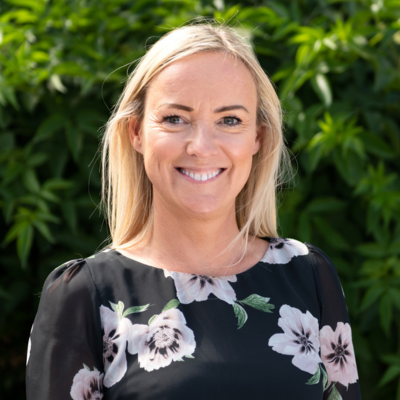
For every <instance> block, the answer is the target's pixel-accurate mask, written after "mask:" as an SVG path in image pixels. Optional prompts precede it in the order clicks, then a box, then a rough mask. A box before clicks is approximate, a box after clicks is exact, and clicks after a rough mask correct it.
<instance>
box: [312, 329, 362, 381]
mask: <svg viewBox="0 0 400 400" xmlns="http://www.w3.org/2000/svg"><path fill="white" fill-rule="evenodd" d="M319 338H320V342H321V358H322V361H323V363H324V365H325V368H326V371H327V373H328V379H329V380H330V381H332V382H339V383H341V384H342V385H344V386H346V387H347V386H348V385H349V383H355V382H356V381H357V379H358V374H357V366H356V359H355V356H354V348H353V342H352V340H351V328H350V325H349V324H343V322H338V324H337V326H336V330H335V332H334V331H333V330H332V328H331V327H330V326H328V325H325V326H324V327H323V328H322V329H321V331H320V336H319Z"/></svg>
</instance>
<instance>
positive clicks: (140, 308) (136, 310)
mask: <svg viewBox="0 0 400 400" xmlns="http://www.w3.org/2000/svg"><path fill="white" fill-rule="evenodd" d="M149 305H150V304H146V305H145V306H136V307H129V308H128V309H127V310H125V312H124V313H123V314H122V317H123V318H125V317H126V316H127V315H129V314H133V313H139V312H143V311H146V310H147V309H148V308H149Z"/></svg>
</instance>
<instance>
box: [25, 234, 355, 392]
mask: <svg viewBox="0 0 400 400" xmlns="http://www.w3.org/2000/svg"><path fill="white" fill-rule="evenodd" d="M266 240H268V241H269V242H270V246H269V249H268V251H267V253H266V254H265V256H264V257H263V258H262V259H261V260H260V261H259V262H258V264H256V265H255V266H254V267H252V268H250V269H249V270H247V271H245V272H243V273H240V274H238V275H232V276H222V277H212V276H202V275H192V274H186V273H180V272H171V271H167V270H163V269H158V268H154V267H151V266H148V265H145V264H142V263H139V262H137V261H134V260H132V259H130V258H127V257H125V256H124V255H122V254H120V253H119V252H118V251H116V250H111V249H108V250H104V251H102V252H100V253H97V254H96V255H94V256H91V257H89V258H87V259H79V260H73V261H70V262H67V263H65V264H63V265H61V266H60V267H58V268H56V269H55V270H54V271H53V272H52V273H51V274H50V275H49V277H48V278H47V280H46V282H45V284H44V288H43V292H42V296H41V300H40V305H39V310H38V313H37V315H36V318H35V321H34V324H33V327H32V333H31V337H30V339H29V348H28V359H27V398H28V400H50V399H52V400H55V399H57V400H67V399H68V400H70V399H73V400H89V399H91V400H94V399H96V400H100V399H103V400H117V399H118V400H128V399H129V400H134V399H139V400H170V399H174V400H176V399H190V400H197V399H199V400H205V399H207V400H214V399H215V400H225V399H229V400H236V399H237V400H239V399H252V400H257V399H263V400H265V399H270V400H284V399H288V400H289V399H290V400H291V399H296V400H301V399H303V400H313V399H315V400H317V399H329V400H340V399H343V400H359V399H361V395H360V390H359V385H358V381H357V380H358V375H357V367H356V361H355V357H354V349H353V344H352V338H351V329H350V325H349V317H348V313H347V308H346V303H345V300H344V296H343V291H342V288H341V285H340V282H339V279H338V276H337V273H336V270H335V267H334V265H333V264H332V262H331V261H330V259H329V258H328V257H327V256H326V255H325V254H324V253H323V252H322V251H321V250H319V249H318V248H316V247H314V246H312V245H310V244H306V245H305V244H303V243H300V242H299V241H297V240H293V239H282V238H266Z"/></svg>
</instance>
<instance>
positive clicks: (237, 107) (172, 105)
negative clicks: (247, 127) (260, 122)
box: [158, 103, 249, 114]
mask: <svg viewBox="0 0 400 400" xmlns="http://www.w3.org/2000/svg"><path fill="white" fill-rule="evenodd" d="M162 107H167V108H177V109H179V110H183V111H188V112H191V111H193V108H192V107H188V106H184V105H182V104H176V103H163V104H161V105H160V107H158V109H160V108H162ZM232 110H244V111H246V112H247V113H248V112H249V111H248V110H247V108H246V107H244V106H242V105H240V104H235V105H233V106H225V107H220V108H216V109H215V110H214V113H215V114H217V113H221V112H225V111H232Z"/></svg>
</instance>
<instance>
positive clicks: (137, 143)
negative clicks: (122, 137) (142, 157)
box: [129, 117, 143, 154]
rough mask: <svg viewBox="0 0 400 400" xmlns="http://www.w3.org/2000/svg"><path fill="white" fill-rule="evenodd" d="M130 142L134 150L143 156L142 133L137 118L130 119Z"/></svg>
mask: <svg viewBox="0 0 400 400" xmlns="http://www.w3.org/2000/svg"><path fill="white" fill-rule="evenodd" d="M129 140H130V141H131V143H132V146H133V148H134V149H135V150H136V151H137V152H139V153H142V154H143V140H142V132H141V130H140V124H139V122H138V120H137V118H135V117H130V118H129Z"/></svg>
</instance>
